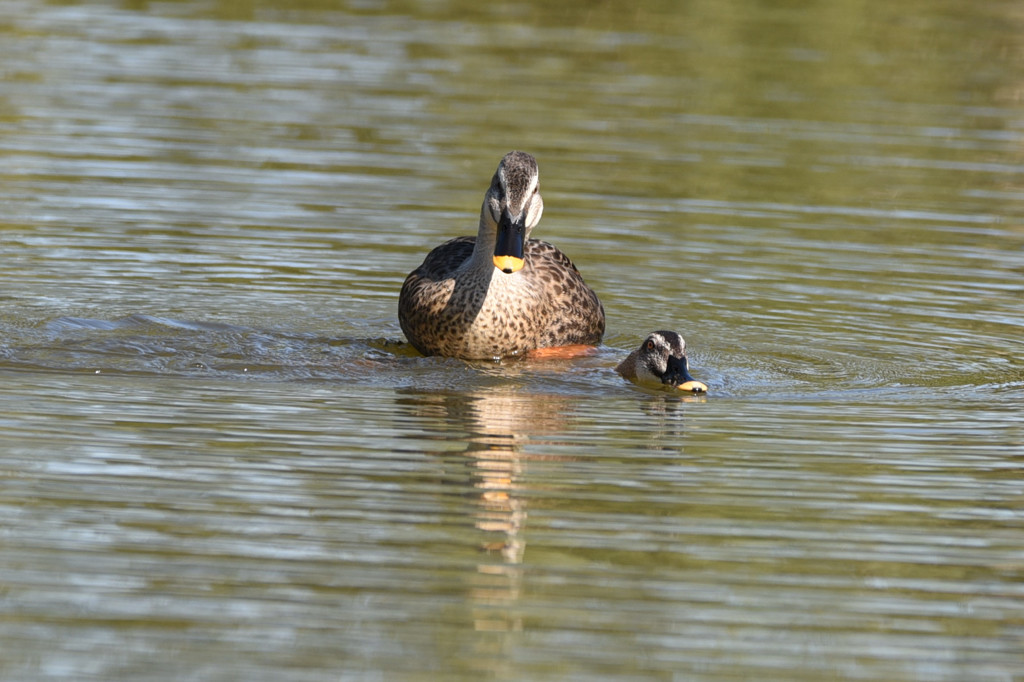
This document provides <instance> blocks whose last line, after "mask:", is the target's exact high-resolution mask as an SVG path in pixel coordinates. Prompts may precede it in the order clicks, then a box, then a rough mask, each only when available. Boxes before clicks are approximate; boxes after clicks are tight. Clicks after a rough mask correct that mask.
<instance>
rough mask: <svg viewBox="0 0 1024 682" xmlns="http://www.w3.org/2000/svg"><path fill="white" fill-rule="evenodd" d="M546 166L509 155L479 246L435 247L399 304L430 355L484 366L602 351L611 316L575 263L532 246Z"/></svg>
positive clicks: (465, 242) (484, 215) (414, 337)
mask: <svg viewBox="0 0 1024 682" xmlns="http://www.w3.org/2000/svg"><path fill="white" fill-rule="evenodd" d="M543 211H544V201H543V199H541V196H540V174H539V172H538V169H537V160H536V159H534V158H533V156H531V155H530V154H527V153H525V152H519V151H514V152H509V153H508V154H506V155H505V157H504V158H503V159H502V160H501V163H499V164H498V169H497V170H496V171H495V173H494V177H493V178H492V179H491V185H490V187H489V188H488V189H487V192H486V193H485V194H484V201H483V205H482V206H481V207H480V223H479V227H478V229H477V236H476V237H457V238H455V239H452V240H449V241H447V242H445V243H444V244H441V245H440V246H438V247H436V248H434V249H433V250H432V251H431V252H430V253H429V254H427V257H426V259H424V261H423V263H422V265H420V266H419V267H418V268H416V269H415V270H413V271H412V273H410V274H409V276H408V277H407V278H406V280H405V283H404V284H403V285H402V292H401V294H400V295H399V298H398V321H399V323H400V324H401V326H402V331H403V332H404V333H405V336H406V338H407V339H409V343H411V344H412V345H413V346H414V347H415V348H416V350H418V351H419V352H420V353H423V354H424V355H442V356H447V357H456V358H463V359H467V360H483V359H487V360H490V359H495V358H504V357H510V356H514V355H521V354H523V353H527V352H529V351H532V350H536V349H539V348H557V347H561V346H575V345H587V346H596V345H597V344H599V343H600V342H601V339H602V337H603V336H604V325H605V321H604V308H603V306H602V305H601V301H600V300H599V299H598V297H597V294H595V293H594V291H593V290H592V289H591V288H590V287H588V286H587V285H586V283H584V281H583V277H582V276H581V275H580V273H579V271H578V270H577V269H576V266H575V265H573V263H572V261H571V260H569V257H568V256H566V255H565V254H564V253H562V252H561V251H559V250H558V249H557V248H555V247H554V246H552V245H551V244H549V243H547V242H544V241H540V240H538V239H531V238H530V232H531V231H532V230H533V228H534V227H536V225H537V223H538V222H540V217H541V214H542V213H543Z"/></svg>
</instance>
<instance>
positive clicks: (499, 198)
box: [477, 151, 544, 275]
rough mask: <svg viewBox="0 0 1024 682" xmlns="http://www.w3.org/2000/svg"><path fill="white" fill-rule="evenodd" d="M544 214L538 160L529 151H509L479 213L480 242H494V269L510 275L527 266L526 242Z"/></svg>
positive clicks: (500, 164) (495, 173) (495, 174)
mask: <svg viewBox="0 0 1024 682" xmlns="http://www.w3.org/2000/svg"><path fill="white" fill-rule="evenodd" d="M543 212H544V200H543V199H541V196H540V173H539V171H538V169H537V160H536V159H535V158H533V156H531V155H530V154H527V153H526V152H518V151H516V152H509V153H508V154H506V155H505V157H504V158H503V159H502V160H501V163H499V164H498V170H496V171H495V172H494V177H493V178H492V179H491V186H490V187H489V188H488V190H487V194H486V195H485V196H484V205H483V208H482V209H481V212H480V235H479V236H478V237H477V240H478V242H482V241H483V240H484V239H485V238H488V237H489V238H490V240H492V242H493V244H494V254H493V261H494V267H495V268H497V269H498V270H500V271H501V272H503V273H505V274H506V275H510V274H512V273H513V272H518V271H519V270H521V269H522V268H523V266H524V265H526V260H525V258H526V257H525V255H524V254H525V252H526V240H527V239H529V238H530V232H531V231H532V230H533V228H534V226H536V225H537V223H538V222H540V216H541V214H542V213H543Z"/></svg>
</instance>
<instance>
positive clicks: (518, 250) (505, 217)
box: [494, 211, 526, 275]
mask: <svg viewBox="0 0 1024 682" xmlns="http://www.w3.org/2000/svg"><path fill="white" fill-rule="evenodd" d="M525 248H526V215H525V212H524V214H520V216H519V218H518V219H517V220H512V217H511V216H509V214H508V211H502V212H501V220H500V221H498V238H497V239H495V240H494V267H496V268H498V269H499V270H501V271H502V272H504V273H505V274H507V275H510V274H512V273H513V272H518V271H519V270H522V269H523V266H524V265H526V260H525V257H524V256H523V252H524V250H525Z"/></svg>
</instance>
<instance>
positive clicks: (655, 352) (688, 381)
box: [615, 331, 708, 393]
mask: <svg viewBox="0 0 1024 682" xmlns="http://www.w3.org/2000/svg"><path fill="white" fill-rule="evenodd" d="M615 371H616V372H618V373H619V374H621V375H622V376H623V377H625V378H626V379H629V380H630V381H632V382H634V383H636V384H639V385H641V386H647V387H651V388H673V389H678V390H680V391H689V392H691V393H706V392H707V390H708V387H707V384H705V383H703V382H700V381H697V380H696V379H694V378H693V377H692V376H690V372H689V367H688V362H687V359H686V342H685V341H684V340H683V337H681V336H680V335H679V334H677V333H675V332H673V331H659V332H651V333H650V334H649V335H648V336H647V338H646V339H644V342H643V343H642V344H640V347H639V348H637V349H636V350H634V351H633V352H632V353H630V354H629V356H628V357H627V358H626V359H625V360H623V361H622V362H621V363H619V366H618V367H616V368H615Z"/></svg>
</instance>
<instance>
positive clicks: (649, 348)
mask: <svg viewBox="0 0 1024 682" xmlns="http://www.w3.org/2000/svg"><path fill="white" fill-rule="evenodd" d="M644 345H646V346H647V350H654V341H651V340H650V339H647V343H646V344H644Z"/></svg>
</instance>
